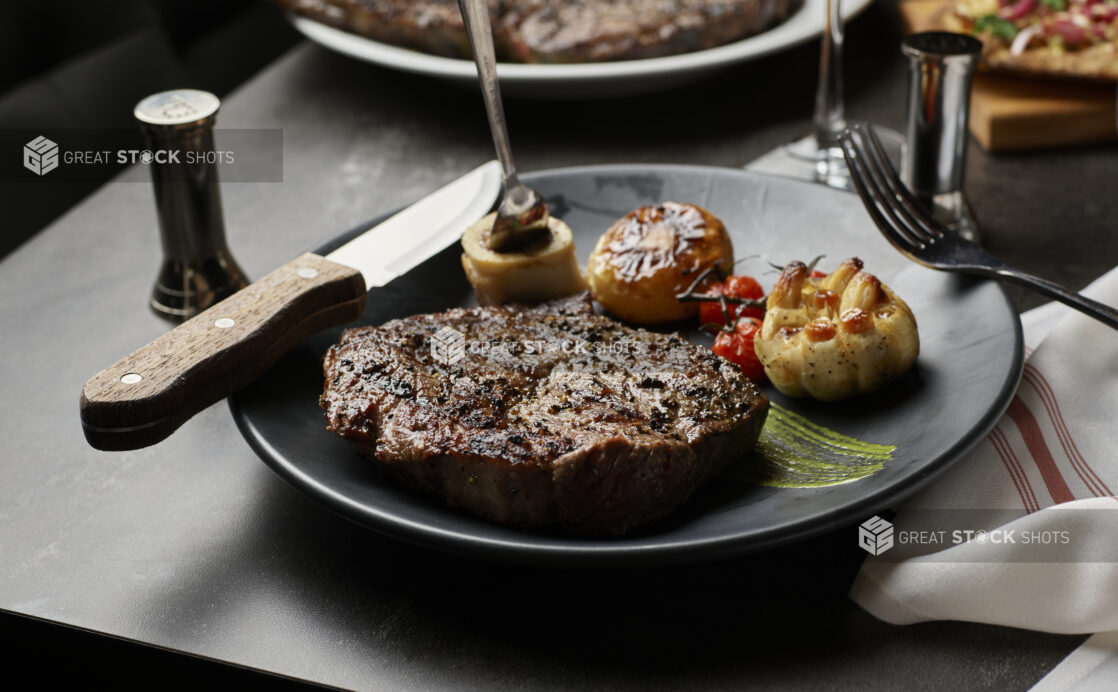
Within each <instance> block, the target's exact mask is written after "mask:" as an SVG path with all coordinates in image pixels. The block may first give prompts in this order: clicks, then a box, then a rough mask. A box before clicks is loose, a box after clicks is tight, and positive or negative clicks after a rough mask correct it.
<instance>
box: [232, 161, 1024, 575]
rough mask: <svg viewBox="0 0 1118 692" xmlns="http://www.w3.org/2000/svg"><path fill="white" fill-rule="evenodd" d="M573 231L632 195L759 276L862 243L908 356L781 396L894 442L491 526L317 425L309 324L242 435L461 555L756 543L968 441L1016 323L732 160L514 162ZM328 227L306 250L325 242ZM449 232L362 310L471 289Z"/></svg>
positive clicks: (378, 525) (774, 541)
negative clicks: (838, 464) (851, 392)
mask: <svg viewBox="0 0 1118 692" xmlns="http://www.w3.org/2000/svg"><path fill="white" fill-rule="evenodd" d="M525 180H526V182H527V183H529V184H530V185H532V186H533V187H535V188H536V189H537V190H539V191H540V192H541V193H542V194H543V195H544V196H545V197H546V198H547V199H548V201H549V202H550V204H551V209H552V213H554V214H555V215H557V216H560V217H562V218H563V219H564V220H565V221H566V222H567V223H568V224H569V225H570V227H571V229H572V230H573V231H574V234H575V242H576V245H577V247H578V249H579V254H580V258H579V259H580V261H582V262H583V264H584V265H585V261H586V257H587V255H588V254H589V253H590V250H591V249H593V247H594V243H595V241H596V240H597V238H598V236H599V234H601V233H602V231H603V230H605V229H606V228H607V227H608V226H609V225H610V224H611V223H612V222H613V221H614V220H616V219H617V218H619V217H621V216H623V215H624V214H626V213H627V212H629V211H630V210H632V209H633V208H634V207H637V206H640V205H644V204H652V203H656V202H660V201H664V200H674V201H680V202H691V203H694V204H699V205H701V206H703V207H706V208H707V209H709V210H710V211H711V212H712V213H714V214H715V215H716V216H718V217H719V218H721V219H722V220H723V222H724V223H725V225H726V228H727V229H729V231H730V233H731V234H732V236H733V240H734V249H735V252H736V254H737V256H738V257H745V256H748V255H756V256H757V257H756V258H755V259H750V260H747V261H746V262H745V263H743V264H742V265H739V267H740V269H741V270H742V271H743V272H745V273H752V274H754V275H755V276H758V277H759V278H760V279H761V281H762V283H763V284H765V285H766V286H771V283H772V281H773V279H774V278H775V276H774V275H773V274H771V273H769V274H766V272H767V271H769V268H768V265H767V263H768V262H774V263H776V264H780V265H783V264H784V263H785V262H787V261H788V260H791V259H804V260H805V261H806V260H808V259H811V258H812V257H814V256H816V255H820V254H822V255H825V256H826V257H825V259H824V260H823V263H822V265H821V266H823V267H825V268H829V267H833V266H834V265H836V264H837V263H838V262H839V261H841V260H842V259H844V258H846V257H849V256H858V257H861V258H862V259H863V260H865V262H866V268H867V270H868V271H871V272H872V273H874V274H876V275H877V276H878V277H880V278H881V279H882V280H883V281H884V282H885V283H887V284H889V285H890V286H891V287H893V288H894V289H895V290H896V291H897V292H898V293H899V294H900V295H901V296H902V297H903V298H905V300H906V301H907V302H908V303H909V305H910V307H911V308H912V310H913V312H914V313H915V315H916V318H917V322H918V324H919V328H920V339H921V352H920V358H919V360H918V362H917V366H916V368H915V369H914V370H913V371H912V372H911V373H910V374H909V375H908V376H907V377H906V378H905V379H903V380H901V381H899V382H898V383H896V384H895V385H894V386H891V387H890V388H888V389H886V390H883V391H881V392H878V393H876V394H872V395H869V396H865V397H861V398H859V399H855V400H853V401H849V402H845V403H837V404H819V403H815V402H809V401H800V400H789V399H787V398H785V397H783V396H781V395H780V394H779V393H776V392H773V391H769V392H768V393H769V394H770V395H771V397H772V399H773V400H774V401H775V402H777V403H779V404H780V405H782V406H784V407H786V408H789V409H792V410H794V411H798V412H801V413H804V414H805V415H807V416H808V417H809V418H811V419H812V420H813V421H815V422H817V423H819V424H821V425H825V426H827V427H829V428H831V429H834V430H837V431H839V432H842V433H845V434H848V435H852V436H854V437H857V438H859V439H862V440H865V441H868V442H877V443H882V444H892V445H897V447H898V449H897V451H896V453H895V455H894V458H893V460H892V461H891V462H889V463H888V464H887V465H886V467H885V468H884V469H883V470H881V471H879V472H878V473H876V474H874V475H872V476H869V477H867V478H864V479H862V480H859V481H855V482H852V483H846V484H843V485H836V486H831V487H826V488H813V489H778V488H769V487H759V486H754V485H750V484H746V483H743V482H740V481H736V480H732V479H726V478H724V479H720V480H718V481H716V482H714V483H713V484H711V485H710V486H708V487H706V488H704V489H702V490H701V491H700V492H698V493H697V494H696V495H695V496H694V497H693V498H692V499H691V500H690V501H689V502H688V503H686V504H685V505H684V506H683V507H681V508H680V509H679V510H678V511H677V512H676V513H675V514H673V515H672V516H671V517H669V518H668V519H666V520H664V521H661V522H660V523H658V524H655V525H654V526H651V527H648V528H646V529H645V530H643V531H640V532H638V533H635V534H633V535H629V536H626V537H622V538H606V539H580V538H567V537H562V536H554V535H547V534H538V533H529V532H525V531H520V530H517V529H512V528H507V527H503V526H498V525H496V524H492V523H489V522H487V521H484V520H482V519H479V518H477V517H474V516H473V515H470V514H467V513H464V512H462V511H459V510H455V509H452V508H449V507H447V506H445V505H444V504H442V502H441V501H440V500H439V499H437V498H431V497H426V496H423V495H419V494H416V493H414V492H412V491H410V490H407V489H405V488H403V487H401V486H399V485H398V484H397V483H396V482H394V481H393V480H392V479H390V478H388V477H387V476H385V475H382V474H381V473H380V472H379V471H378V470H377V469H376V468H375V467H374V466H373V464H371V463H370V462H368V461H366V460H365V459H364V458H363V457H361V456H359V455H358V454H357V453H356V452H354V451H353V450H352V449H351V448H350V447H349V445H348V444H347V443H345V442H343V441H342V440H340V439H338V438H336V437H334V436H333V435H332V434H331V433H329V432H327V431H326V429H325V425H324V422H323V417H322V412H321V411H320V410H319V408H318V403H317V399H318V395H319V393H320V392H321V390H322V374H321V369H320V360H321V358H322V354H323V353H324V352H325V350H326V348H327V347H328V346H329V345H330V344H331V343H333V342H335V341H336V340H337V338H338V335H339V333H340V331H341V330H340V329H335V330H331V331H328V332H323V333H321V334H319V335H317V336H316V337H314V338H312V339H309V340H307V341H306V342H304V343H303V344H301V345H300V346H299V347H297V348H296V349H295V350H294V351H292V352H291V353H290V354H289V355H288V356H287V357H285V358H284V359H283V360H282V361H280V362H279V363H278V364H277V365H276V366H275V367H274V368H272V370H271V371H270V372H268V373H266V374H265V375H264V376H262V377H261V378H260V379H259V380H257V381H256V383H255V384H253V385H252V386H250V387H249V388H247V389H245V390H244V391H242V392H240V393H239V394H237V395H236V396H235V397H233V398H232V399H231V407H232V410H233V415H234V417H235V418H236V421H237V425H238V426H239V427H240V429H241V432H242V433H243V434H244V436H245V438H246V439H247V440H248V441H249V444H251V445H252V447H253V449H255V450H256V452H257V453H258V454H259V455H260V456H261V458H262V459H264V461H265V462H266V463H268V465H269V466H271V467H272V468H273V469H274V470H275V471H276V472H277V473H279V474H280V476H282V477H283V478H284V479H286V480H287V481H288V482H289V483H291V484H292V485H294V486H295V487H296V488H298V489H299V490H301V491H303V492H305V493H307V494H308V495H310V496H311V497H313V498H315V499H317V500H319V501H321V502H323V503H325V504H326V505H327V506H328V507H329V508H331V509H333V510H335V511H337V512H339V513H341V514H343V515H345V516H346V517H349V518H350V519H353V520H354V521H357V522H359V523H361V524H364V525H366V526H368V527H369V528H372V529H374V530H376V531H379V532H382V533H385V534H388V535H391V536H395V537H397V538H401V539H403V540H407V541H412V542H415V543H419V544H422V545H426V546H430V547H433V548H439V549H444V550H449V551H454V552H459V553H464V554H469V555H475V556H483V557H491V558H497V559H507V560H523V561H532V562H552V563H560V562H570V563H575V562H577V563H578V564H588V563H596V564H613V563H625V564H635V563H667V562H680V561H688V560H701V559H711V558H716V557H722V556H728V555H731V554H736V553H743V552H747V551H752V550H758V549H762V548H766V547H770V546H775V545H778V544H783V543H788V542H791V541H795V540H798V539H802V538H806V537H808V536H811V535H815V534H819V533H823V532H826V531H828V530H832V529H835V528H838V527H841V526H844V525H848V524H853V523H856V522H859V521H862V520H863V519H865V518H867V517H869V516H871V515H872V514H874V513H875V512H878V511H879V510H881V509H883V508H885V507H888V506H889V505H890V504H891V503H895V502H897V501H899V500H901V499H902V498H904V497H907V496H908V495H910V494H911V493H913V492H915V491H916V490H917V489H918V488H920V487H921V486H923V485H924V484H926V483H927V482H928V481H929V480H931V479H932V478H933V477H934V476H935V475H937V474H938V473H940V472H942V471H943V470H944V469H946V468H947V467H948V466H949V465H950V464H951V463H952V462H954V461H956V460H957V459H958V458H959V457H960V456H961V455H962V454H963V453H964V452H966V451H967V450H968V449H970V447H971V446H973V445H974V444H975V443H976V442H978V441H979V440H980V439H981V438H982V436H983V435H985V433H986V432H987V431H988V430H989V429H990V428H991V427H992V426H993V425H994V423H995V421H996V420H997V418H998V417H999V416H1000V414H1001V413H1002V411H1003V410H1004V409H1005V407H1006V406H1007V405H1008V403H1009V399H1010V397H1011V396H1012V394H1013V391H1014V389H1015V387H1016V383H1017V380H1018V378H1019V377H1020V372H1021V365H1022V356H1023V347H1022V341H1021V330H1020V323H1019V321H1018V319H1017V317H1016V314H1015V312H1014V310H1013V309H1012V306H1011V304H1010V303H1009V300H1008V299H1007V298H1006V295H1005V294H1004V292H1003V291H1002V290H1001V289H1000V287H999V286H997V285H996V284H994V283H991V282H986V281H972V280H968V279H965V278H961V277H958V276H955V275H951V274H946V273H941V272H935V271H931V270H928V269H924V268H923V267H919V266H916V265H914V264H912V263H911V262H909V261H908V260H906V259H904V258H903V257H902V256H901V255H900V254H899V253H898V252H896V251H895V250H894V249H893V248H892V247H890V246H889V245H888V244H887V243H886V242H885V241H884V240H883V239H882V238H881V236H880V235H879V234H878V232H877V230H876V229H875V228H874V227H873V226H872V225H871V222H870V220H869V217H868V216H867V214H866V212H865V210H864V209H863V208H862V206H861V203H860V201H859V200H858V198H857V197H855V196H854V195H850V194H847V193H842V192H836V191H832V190H830V189H827V188H824V187H822V186H818V185H810V184H807V183H800V182H795V181H787V180H781V179H777V178H771V177H762V176H757V175H754V174H750V173H746V172H743V171H736V170H728V169H716V168H701V167H690V166H689V167H683V166H664V165H658V166H653V165H649V166H602V167H587V168H573V169H561V170H554V171H545V172H541V173H535V174H532V175H528V176H525ZM344 239H345V238H344V237H342V238H338V239H335V241H334V242H333V243H331V244H328V245H327V246H326V247H323V248H320V249H319V250H320V251H329V250H331V249H333V247H336V246H337V245H338V244H340V243H341V242H342V241H343V240H344ZM459 255H460V250H459V249H458V248H457V247H451V248H448V249H447V250H446V251H444V252H442V253H440V254H438V255H436V256H435V257H433V258H431V259H430V260H429V261H428V262H426V263H425V264H424V265H422V266H420V267H417V268H415V269H414V270H412V271H411V272H410V273H408V274H407V275H405V276H402V277H400V278H399V279H397V280H396V281H394V282H392V283H391V284H390V285H388V286H385V287H383V288H379V289H375V290H373V291H372V292H371V293H370V295H369V302H368V309H367V310H366V312H365V315H364V318H363V322H364V323H369V324H379V323H381V322H383V321H385V320H388V319H392V318H395V317H403V316H406V315H411V314H415V313H419V312H431V311H438V310H443V309H446V308H449V307H452V306H458V305H468V304H473V297H472V294H471V289H470V286H469V284H468V283H467V282H466V279H465V277H464V276H463V273H462V269H461V265H460V263H459Z"/></svg>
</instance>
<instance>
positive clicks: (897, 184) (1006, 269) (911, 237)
mask: <svg viewBox="0 0 1118 692" xmlns="http://www.w3.org/2000/svg"><path fill="white" fill-rule="evenodd" d="M839 142H840V143H841V144H842V150H843V153H844V154H845V155H846V165H847V168H848V169H849V171H850V178H851V180H853V181H854V188H855V189H856V190H857V191H858V196H859V197H861V198H862V202H863V203H865V205H866V210H867V211H869V213H870V216H871V217H872V218H873V221H874V223H875V224H876V225H877V227H878V228H879V229H881V232H882V234H884V236H885V237H886V238H887V239H888V240H889V242H890V243H892V244H893V247H895V248H897V249H898V250H900V251H901V252H902V253H903V254H904V255H905V256H907V257H908V258H909V259H911V260H914V261H916V262H918V263H920V264H923V265H924V266H926V267H931V268H933V269H942V270H944V271H954V272H962V273H964V274H975V275H978V276H986V277H990V278H995V279H1000V280H1004V281H1011V282H1013V283H1016V284H1020V285H1022V286H1025V287H1026V288H1030V289H1032V290H1034V291H1036V292H1038V293H1042V294H1044V295H1046V296H1048V297H1050V298H1054V299H1055V300H1058V301H1060V302H1061V303H1064V304H1066V305H1070V306H1071V307H1073V308H1075V309H1076V310H1079V311H1080V312H1083V313H1085V314H1087V315H1090V316H1091V317H1094V318H1095V319H1097V320H1099V321H1100V322H1103V323H1105V324H1106V325H1108V326H1110V327H1112V328H1114V329H1118V310H1115V309H1114V308H1112V307H1109V306H1107V305H1104V304H1102V303H1100V302H1098V301H1095V300H1091V299H1090V298H1086V297H1084V296H1082V295H1080V294H1078V293H1075V292H1074V291H1070V290H1068V289H1066V288H1064V287H1063V286H1061V285H1059V284H1057V283H1054V282H1052V281H1048V280H1047V279H1042V278H1040V277H1037V276H1033V275H1031V274H1027V273H1025V272H1023V271H1021V270H1019V269H1015V268H1014V267H1011V266H1009V265H1008V264H1005V263H1004V262H1002V261H1001V260H998V259H996V258H995V257H993V256H991V255H990V254H989V253H987V252H986V251H985V250H983V249H982V248H980V247H979V246H977V245H975V244H974V243H972V242H971V241H969V240H966V239H964V238H961V237H960V236H959V235H957V234H955V233H952V232H951V231H949V230H947V228H946V227H944V226H943V225H942V224H941V223H939V222H938V221H936V220H935V219H933V218H932V217H931V215H930V214H929V213H928V212H927V211H926V210H925V209H924V207H923V205H921V204H920V202H918V201H917V199H916V197H914V196H913V194H912V193H911V192H909V190H908V187H906V186H905V184H904V183H903V182H901V179H900V177H898V176H897V172H896V170H894V168H893V165H892V164H891V163H890V162H889V158H888V157H887V156H886V154H885V149H884V147H883V146H882V145H881V140H879V139H878V138H877V135H876V134H875V133H874V131H873V128H872V127H871V126H869V125H868V124H867V123H852V124H851V125H850V126H849V127H847V128H846V130H844V131H843V133H842V135H841V136H840V137H839Z"/></svg>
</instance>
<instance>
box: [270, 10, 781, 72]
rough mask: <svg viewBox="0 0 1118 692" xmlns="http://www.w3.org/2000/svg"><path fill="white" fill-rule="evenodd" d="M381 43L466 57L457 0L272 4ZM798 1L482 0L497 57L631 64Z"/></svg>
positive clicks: (729, 35) (754, 22) (761, 24)
mask: <svg viewBox="0 0 1118 692" xmlns="http://www.w3.org/2000/svg"><path fill="white" fill-rule="evenodd" d="M276 2H278V3H279V4H280V5H281V6H283V7H284V8H286V9H288V10H290V11H292V12H296V13H298V14H302V15H305V16H307V17H310V18H312V19H315V20H317V21H320V22H323V23H325V24H329V25H331V26H336V27H338V28H340V29H344V30H346V31H350V32H353V33H356V34H360V35H362V36H367V37H369V38H371V39H374V40H376V41H380V42H382V43H390V44H393V45H398V46H404V47H407V48H415V49H417V50H421V51H424V52H427V53H434V54H435V55H445V56H448V57H454V58H469V57H470V47H469V42H468V40H467V39H466V30H465V28H464V25H463V23H462V17H461V15H460V14H459V11H458V3H457V0H276ZM802 4H803V0H595V1H593V2H588V1H587V0H489V7H490V12H491V15H492V19H493V34H494V44H495V48H496V51H497V58H498V59H499V60H502V61H508V62H529V63H578V62H599V61H609V60H633V59H638V58H653V57H661V56H665V55H676V54H679V53H687V52H690V51H696V50H703V49H705V48H713V47H715V46H719V45H722V44H725V43H729V42H731V41H737V40H739V39H742V38H746V37H747V36H752V35H754V34H758V33H760V32H762V31H765V30H766V29H768V28H769V27H771V26H773V25H775V24H777V23H779V22H782V21H784V20H785V19H786V18H787V17H788V16H789V15H791V14H792V13H793V12H795V11H796V10H798V9H799V8H800V6H801V5H802Z"/></svg>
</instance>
